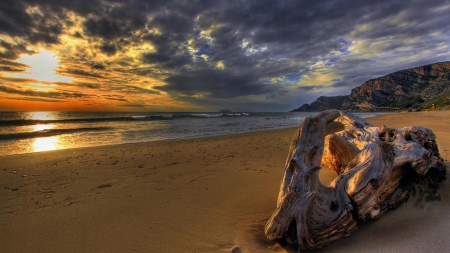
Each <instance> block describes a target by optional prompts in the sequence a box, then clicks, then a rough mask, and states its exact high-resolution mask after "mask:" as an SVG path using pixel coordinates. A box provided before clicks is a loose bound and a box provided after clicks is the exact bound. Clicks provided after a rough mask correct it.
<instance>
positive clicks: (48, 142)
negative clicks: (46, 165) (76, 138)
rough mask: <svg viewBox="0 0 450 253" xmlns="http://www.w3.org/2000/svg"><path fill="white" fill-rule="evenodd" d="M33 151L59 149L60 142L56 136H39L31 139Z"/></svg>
mask: <svg viewBox="0 0 450 253" xmlns="http://www.w3.org/2000/svg"><path fill="white" fill-rule="evenodd" d="M32 146H33V152H40V151H49V150H57V149H61V148H62V146H61V142H60V140H59V139H58V137H57V136H52V137H41V138H36V139H34V140H33V144H32Z"/></svg>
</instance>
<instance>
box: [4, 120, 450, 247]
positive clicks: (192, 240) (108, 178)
mask: <svg viewBox="0 0 450 253" xmlns="http://www.w3.org/2000/svg"><path fill="white" fill-rule="evenodd" d="M365 120H366V121H368V122H369V123H372V124H374V125H375V126H379V125H382V124H384V125H387V126H388V127H392V128H394V127H395V128H398V127H403V126H410V125H419V126H424V127H428V128H430V129H432V130H433V132H434V133H435V134H436V135H437V141H438V145H439V149H440V153H441V155H442V157H443V158H444V159H445V160H446V162H445V164H446V165H447V167H450V163H449V162H448V160H450V151H449V150H450V137H449V136H448V134H447V132H448V130H447V129H448V127H449V126H450V111H442V112H441V111H439V112H414V113H398V114H386V115H380V116H377V117H374V118H366V119H365ZM296 130H297V127H290V128H283V129H276V130H264V131H257V132H246V133H238V134H230V135H219V136H209V137H198V138H190V139H174V140H164V141H154V142H148V143H133V144H121V145H116V146H100V147H89V148H79V149H67V150H58V151H48V152H41V153H28V154H18V155H11V156H2V157H0V164H2V166H1V170H0V173H1V174H2V176H1V177H0V191H2V194H1V199H0V201H1V202H0V203H1V206H0V227H1V229H0V234H1V235H2V236H0V245H1V246H0V251H2V252H86V251H88V252H133V251H135V252H167V251H171V252H230V251H231V248H232V247H233V246H235V245H239V246H240V247H241V248H242V251H243V252H296V247H295V246H284V245H278V244H276V243H275V242H270V241H267V240H266V239H265V236H264V232H263V228H264V225H265V222H266V221H267V219H268V218H269V217H270V215H271V214H272V212H273V211H274V210H275V205H276V198H277V195H278V190H279V186H280V180H281V177H282V173H283V171H284V163H285V159H286V156H287V152H288V149H289V145H290V142H291V140H292V138H293V136H294V134H295V132H296ZM321 173H322V171H321ZM330 173H331V172H330ZM330 173H327V172H325V171H324V172H323V173H322V174H321V176H322V178H324V180H330V179H331V178H332V177H333V175H332V174H330ZM441 194H442V199H443V200H442V201H440V202H431V203H421V204H420V205H419V206H418V205H415V204H414V203H413V201H408V202H407V203H405V204H403V205H401V206H400V207H399V208H397V210H394V211H392V212H388V213H386V214H385V215H383V216H382V217H381V219H380V220H378V221H375V222H371V223H368V224H361V225H360V227H359V228H358V230H357V231H356V232H354V233H353V234H351V235H350V236H349V237H348V238H343V239H341V240H338V241H336V242H334V243H332V244H330V245H327V246H325V247H324V248H322V249H320V250H312V251H311V252H342V251H348V252H361V251H364V252H380V251H386V252H411V251H413V252H414V251H421V249H422V250H427V251H428V252H445V251H449V250H450V243H449V242H448V238H447V236H446V235H447V234H450V226H448V224H447V222H445V221H446V220H447V219H449V218H450V214H447V210H448V209H449V207H450V204H449V203H450V201H449V200H450V188H449V187H448V183H447V182H446V181H444V183H443V184H442V188H441Z"/></svg>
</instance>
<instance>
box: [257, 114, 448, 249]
mask: <svg viewBox="0 0 450 253" xmlns="http://www.w3.org/2000/svg"><path fill="white" fill-rule="evenodd" d="M435 140H436V137H435V135H434V134H433V132H432V131H431V130H429V129H427V128H424V127H405V128H402V129H389V128H387V127H385V126H382V127H374V126H372V125H370V124H368V123H366V122H365V121H364V120H363V119H361V118H359V117H357V116H354V115H352V114H349V113H347V112H345V111H338V110H328V111H323V112H322V113H320V114H319V115H317V116H316V117H307V118H305V120H304V121H303V122H302V124H301V125H300V128H299V130H298V132H297V135H296V137H295V138H294V140H293V142H292V144H291V147H290V151H289V154H288V157H287V161H286V165H285V171H284V176H283V179H282V182H281V187H280V192H279V195H278V201H277V208H276V210H275V212H274V213H273V215H272V217H271V218H270V219H269V221H268V222H267V224H266V226H265V234H266V236H267V238H268V239H269V240H276V239H284V240H286V241H287V242H289V243H298V244H299V248H300V249H305V248H310V249H311V248H319V247H321V246H323V245H325V244H327V243H330V242H332V241H334V240H336V239H339V238H341V237H344V236H348V235H349V234H350V233H351V232H352V231H353V230H355V229H356V228H357V223H358V222H359V221H367V220H374V219H377V218H378V217H379V216H380V215H381V214H383V213H384V212H386V211H387V210H389V209H392V208H395V207H397V206H398V205H399V204H401V203H402V202H404V201H406V200H408V198H409V196H410V194H411V192H414V191H415V190H416V189H417V191H418V192H421V194H422V196H423V197H424V199H426V200H428V201H429V200H438V199H440V195H439V193H438V186H439V183H440V182H441V181H442V180H444V179H445V176H446V168H445V165H444V163H443V159H442V158H441V156H440V154H439V151H438V148H437V144H436V141H435ZM324 167H327V168H329V169H332V170H334V171H336V173H337V174H338V176H337V177H336V179H334V181H333V182H331V184H330V185H329V186H325V185H323V184H322V183H321V182H320V180H319V176H318V171H319V169H321V168H324Z"/></svg>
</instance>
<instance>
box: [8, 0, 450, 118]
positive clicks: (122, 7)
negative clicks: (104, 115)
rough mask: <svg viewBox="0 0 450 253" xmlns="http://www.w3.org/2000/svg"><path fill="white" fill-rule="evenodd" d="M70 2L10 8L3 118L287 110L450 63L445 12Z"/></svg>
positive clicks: (404, 6) (441, 8)
mask: <svg viewBox="0 0 450 253" xmlns="http://www.w3.org/2000/svg"><path fill="white" fill-rule="evenodd" d="M69 2H70V1H69ZM69 2H65V1H53V0H50V1H43V2H42V1H33V0H31V1H28V0H27V1H25V0H17V1H13V2H12V3H11V4H9V5H5V6H3V7H2V8H4V9H2V10H1V13H2V20H4V22H2V24H1V25H0V111H43V110H48V111H217V110H220V109H223V108H229V109H231V110H234V111H287V110H290V109H293V108H297V107H298V106H300V105H302V104H304V103H310V102H312V101H314V100H315V99H316V98H317V97H319V96H334V95H348V94H349V93H350V91H351V89H352V88H354V87H356V86H359V85H361V84H362V83H363V82H364V81H366V80H368V79H371V78H375V77H379V76H382V75H385V74H388V73H391V72H394V71H397V70H401V69H406V68H411V67H416V66H420V65H425V64H430V63H434V62H440V61H448V60H450V46H449V41H450V27H449V26H450V22H444V21H445V20H447V21H448V14H447V11H446V10H449V9H450V4H449V3H448V2H446V1H433V2H430V3H428V2H427V3H426V4H423V3H422V2H423V1H414V2H412V3H406V2H405V3H402V2H397V1H358V3H357V4H356V3H355V4H340V3H339V2H336V1H317V2H313V3H312V2H304V1H303V2H302V1H290V0H288V1H282V2H277V1H271V2H266V1H253V0H251V1H244V2H233V1H231V2H229V1H223V2H216V1H213V2H211V3H210V4H203V3H202V4H200V3H193V2H191V1H178V0H177V1H170V0H168V1H162V2H154V1H144V0H135V1H122V2H120V1H119V2H117V1H91V0H80V1H77V4H70V3H69Z"/></svg>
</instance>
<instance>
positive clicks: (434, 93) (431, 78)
mask: <svg viewBox="0 0 450 253" xmlns="http://www.w3.org/2000/svg"><path fill="white" fill-rule="evenodd" d="M432 104H435V106H437V107H438V106H446V105H450V62H439V63H434V64H429V65H425V66H420V67H416V68H411V69H405V70H400V71H397V72H394V73H391V74H388V75H385V76H382V77H379V78H375V79H371V80H368V81H366V82H365V83H364V84H363V85H361V86H359V87H356V88H354V89H352V91H351V93H350V96H349V99H348V100H347V101H345V102H344V104H343V106H342V109H344V110H348V111H367V110H374V109H375V108H376V107H394V108H400V109H406V108H421V109H427V108H431V106H432Z"/></svg>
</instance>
